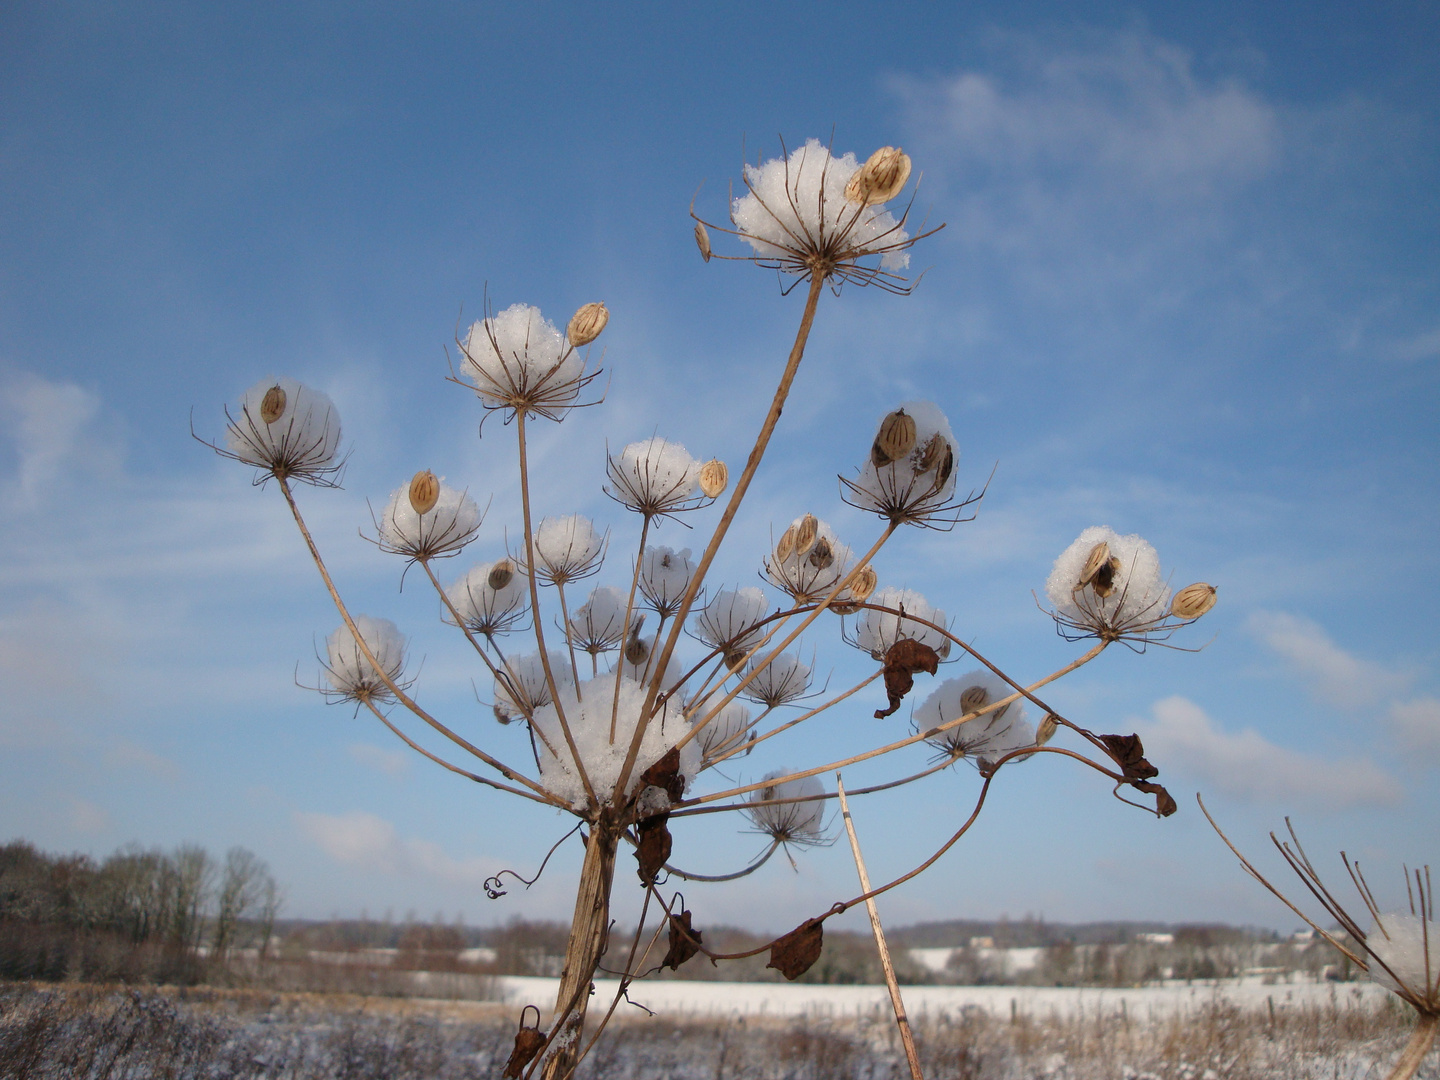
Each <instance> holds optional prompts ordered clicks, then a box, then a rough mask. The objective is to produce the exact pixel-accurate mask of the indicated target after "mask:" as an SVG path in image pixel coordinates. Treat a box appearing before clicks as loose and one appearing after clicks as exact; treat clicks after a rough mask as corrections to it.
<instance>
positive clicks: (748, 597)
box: [694, 585, 766, 667]
mask: <svg viewBox="0 0 1440 1080" xmlns="http://www.w3.org/2000/svg"><path fill="white" fill-rule="evenodd" d="M765 609H766V604H765V594H764V593H762V592H761V591H760V590H759V589H757V588H755V587H754V586H753V585H752V586H749V587H747V588H743V589H735V590H734V591H731V590H728V589H727V590H722V591H721V592H718V593H716V594H715V599H713V600H711V601H710V603H708V604H706V605H705V607H704V608H703V609H702V610H701V612H700V614H699V616H698V617H697V618H696V620H695V630H694V632H695V635H696V636H697V637H698V638H699V639H700V640H701V641H703V642H704V643H705V644H706V645H709V646H711V647H712V648H714V649H718V650H720V651H721V652H723V653H724V654H725V656H726V659H727V662H731V661H733V662H731V666H732V667H734V666H735V665H736V664H738V663H740V661H741V659H743V657H744V654H745V653H746V652H748V651H749V650H750V648H751V647H752V646H753V645H755V644H756V643H757V642H758V641H759V640H760V638H761V636H762V634H761V631H760V629H759V627H758V625H757V624H758V623H759V622H760V620H762V619H763V618H764V617H765Z"/></svg>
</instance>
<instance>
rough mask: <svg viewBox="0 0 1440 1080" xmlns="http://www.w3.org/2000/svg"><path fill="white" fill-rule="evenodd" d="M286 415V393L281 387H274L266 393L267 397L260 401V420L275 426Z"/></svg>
mask: <svg viewBox="0 0 1440 1080" xmlns="http://www.w3.org/2000/svg"><path fill="white" fill-rule="evenodd" d="M284 415H285V391H284V390H283V389H281V388H280V387H279V386H272V387H270V389H269V390H266V391H265V397H264V398H263V399H261V401H260V419H261V420H264V421H265V423H267V424H273V423H274V422H275V421H276V420H279V419H280V417H282V416H284Z"/></svg>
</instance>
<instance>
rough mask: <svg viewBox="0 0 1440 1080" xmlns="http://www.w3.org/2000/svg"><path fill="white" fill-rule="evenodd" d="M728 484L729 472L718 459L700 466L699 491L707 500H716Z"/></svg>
mask: <svg viewBox="0 0 1440 1080" xmlns="http://www.w3.org/2000/svg"><path fill="white" fill-rule="evenodd" d="M729 483H730V470H729V469H728V468H726V467H725V463H724V462H723V461H721V460H720V459H719V458H712V459H711V460H709V461H707V462H706V463H705V464H704V465H701V466H700V490H701V491H703V492H704V493H705V497H706V498H707V499H716V498H719V497H720V493H721V492H723V491H724V490H725V487H726V485H727V484H729Z"/></svg>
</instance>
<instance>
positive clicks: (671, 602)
mask: <svg viewBox="0 0 1440 1080" xmlns="http://www.w3.org/2000/svg"><path fill="white" fill-rule="evenodd" d="M694 574H695V565H694V564H693V563H692V562H691V561H690V549H689V548H685V549H684V550H683V551H672V550H671V549H670V548H668V547H647V548H646V549H645V554H644V556H642V557H641V560H640V592H641V594H642V595H643V596H644V597H645V602H646V603H648V604H649V605H650V607H652V608H653V609H654V610H655V611H657V612H658V613H659V614H661V615H663V616H666V617H667V618H668V617H669V616H671V615H674V614H675V613H676V612H677V611H679V610H680V601H681V600H682V599H683V598H684V596H685V590H686V589H688V588H689V587H690V579H691V577H693V576H694Z"/></svg>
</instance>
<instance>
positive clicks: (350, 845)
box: [295, 810, 498, 887]
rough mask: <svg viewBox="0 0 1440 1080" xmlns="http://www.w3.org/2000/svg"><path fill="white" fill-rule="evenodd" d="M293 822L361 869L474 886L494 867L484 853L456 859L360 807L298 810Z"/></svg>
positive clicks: (331, 853)
mask: <svg viewBox="0 0 1440 1080" xmlns="http://www.w3.org/2000/svg"><path fill="white" fill-rule="evenodd" d="M295 823H296V824H297V825H298V826H299V827H300V831H301V832H302V833H303V834H304V835H305V836H306V837H308V838H309V839H310V840H311V841H312V842H313V843H315V844H316V845H317V846H319V848H320V849H321V850H322V851H324V852H325V854H327V855H329V856H330V857H331V858H332V859H334V860H335V861H336V862H338V863H343V864H344V865H346V866H353V867H356V868H358V869H362V870H369V871H376V872H379V873H383V874H391V875H398V876H403V877H417V876H418V877H424V878H430V879H432V880H434V881H436V882H440V883H443V884H447V885H464V886H469V887H478V886H479V885H480V884H481V883H482V882H484V880H485V879H486V878H488V877H490V876H491V875H492V874H493V873H495V871H496V869H498V866H497V865H496V864H493V863H491V862H489V861H487V860H484V859H478V858H470V859H456V858H454V857H453V856H451V855H449V854H448V853H447V852H446V851H445V850H444V849H443V848H442V847H440V845H439V844H436V843H434V842H432V841H430V840H422V839H419V838H418V837H402V836H400V834H399V833H398V832H397V831H396V829H395V826H394V825H392V824H391V823H390V822H388V821H386V820H385V819H384V818H381V817H377V816H376V815H375V814H371V813H367V812H366V811H364V810H353V811H351V812H350V813H348V814H318V813H305V812H301V811H297V812H296V814H295Z"/></svg>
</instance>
